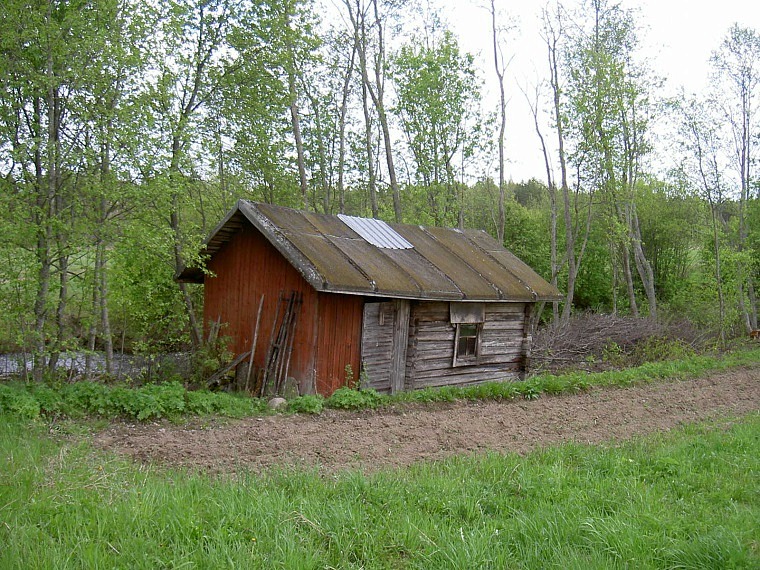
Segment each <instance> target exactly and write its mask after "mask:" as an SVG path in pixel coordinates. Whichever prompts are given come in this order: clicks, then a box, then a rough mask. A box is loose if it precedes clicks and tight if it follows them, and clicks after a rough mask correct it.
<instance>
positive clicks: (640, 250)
mask: <svg viewBox="0 0 760 570" xmlns="http://www.w3.org/2000/svg"><path fill="white" fill-rule="evenodd" d="M630 216H631V230H632V235H631V243H632V245H633V255H634V260H635V262H636V270H637V271H638V273H639V277H640V278H641V282H642V284H643V285H644V292H645V293H646V296H647V305H648V306H649V316H650V317H652V318H655V319H656V318H657V295H656V291H655V286H654V271H652V264H651V263H649V260H648V259H647V258H646V255H645V254H644V247H643V246H642V245H641V228H640V226H639V215H638V213H637V212H636V204H633V203H632V204H631V214H630Z"/></svg>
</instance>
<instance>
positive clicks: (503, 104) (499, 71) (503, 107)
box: [490, 0, 556, 305]
mask: <svg viewBox="0 0 760 570" xmlns="http://www.w3.org/2000/svg"><path fill="white" fill-rule="evenodd" d="M490 11H491V34H492V38H491V39H492V40H493V65H494V69H495V71H496V77H497V78H498V79H499V95H500V98H499V119H500V120H499V219H498V223H497V224H496V235H497V237H498V240H499V243H500V244H502V245H504V226H505V224H506V220H505V215H504V194H505V187H506V180H505V178H506V177H505V175H504V131H505V130H506V125H507V100H506V96H505V94H504V66H503V65H502V63H503V62H502V59H501V58H500V57H499V45H498V41H497V34H496V6H495V0H491V4H490ZM500 62H501V63H500ZM539 135H540V133H539ZM541 143H542V144H543V138H542V139H541ZM545 153H546V149H545V148H544V154H545ZM555 305H556V303H555Z"/></svg>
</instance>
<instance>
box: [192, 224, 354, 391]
mask: <svg viewBox="0 0 760 570" xmlns="http://www.w3.org/2000/svg"><path fill="white" fill-rule="evenodd" d="M208 268H209V270H210V271H211V272H212V273H213V274H214V276H213V277H212V276H206V279H205V291H204V307H203V317H204V322H205V323H206V325H207V326H208V323H210V322H214V321H216V320H217V319H221V322H223V323H227V326H226V327H225V328H224V329H222V333H221V334H222V335H225V336H229V337H231V338H232V343H231V344H232V346H231V349H232V350H233V351H234V352H235V354H241V353H243V352H247V351H248V350H250V347H251V342H252V338H253V330H254V325H255V324H256V314H257V311H258V307H259V301H260V298H261V295H262V294H263V295H264V310H263V312H262V315H261V324H260V327H259V334H258V341H257V343H256V351H255V355H254V362H255V364H256V365H257V366H263V365H264V360H265V358H266V353H267V348H268V346H269V339H270V335H271V331H272V326H273V321H274V318H275V312H276V310H277V303H278V297H279V293H280V291H285V293H286V294H289V293H290V292H291V291H299V292H300V293H301V294H302V295H303V304H302V305H301V310H300V313H299V315H298V320H297V322H296V333H295V340H294V344H293V354H292V357H291V362H290V370H289V375H290V376H292V377H294V378H295V379H296V380H298V382H299V385H300V389H301V393H302V394H303V393H313V392H314V391H315V390H316V391H317V392H318V393H320V394H323V395H325V396H328V395H329V394H331V393H332V392H333V391H334V390H335V389H337V388H338V387H340V386H341V385H342V384H343V382H344V378H345V367H346V365H347V364H350V365H351V367H352V368H353V370H354V374H355V375H358V373H359V362H360V346H359V344H360V339H361V317H362V307H363V300H362V299H361V297H355V296H350V295H339V294H330V293H317V291H315V290H314V289H313V288H312V287H311V285H309V284H308V283H307V282H306V280H305V279H304V278H303V277H301V275H300V274H299V273H298V271H297V270H296V269H295V268H294V267H293V266H292V265H290V263H289V262H288V261H286V260H285V258H284V257H283V256H282V255H281V254H280V253H279V252H278V251H277V250H276V249H275V248H274V246H272V245H271V244H270V243H269V242H268V241H267V240H266V238H264V237H263V236H262V235H261V234H260V233H259V232H258V231H257V230H256V229H255V228H253V227H251V226H246V227H245V228H244V229H242V230H241V231H240V232H238V233H237V234H235V235H234V236H233V237H232V239H230V241H229V242H228V243H227V244H226V245H224V246H223V247H222V249H220V250H219V251H218V252H217V253H216V254H215V255H214V256H213V258H212V259H211V260H209V263H208Z"/></svg>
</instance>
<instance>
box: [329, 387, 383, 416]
mask: <svg viewBox="0 0 760 570" xmlns="http://www.w3.org/2000/svg"><path fill="white" fill-rule="evenodd" d="M382 402H383V396H381V395H380V394H378V393H377V391H375V390H372V389H362V390H352V389H351V388H347V387H345V386H344V387H342V388H338V389H337V390H335V392H333V394H332V396H330V397H329V398H327V400H326V401H325V404H326V405H327V407H328V408H339V409H343V410H360V409H363V408H377V407H378V406H379V405H380V404H381V403H382Z"/></svg>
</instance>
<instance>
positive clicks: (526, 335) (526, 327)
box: [520, 303, 533, 380]
mask: <svg viewBox="0 0 760 570" xmlns="http://www.w3.org/2000/svg"><path fill="white" fill-rule="evenodd" d="M532 311H533V304H532V303H526V304H525V313H524V317H523V318H524V321H523V345H522V370H521V371H520V379H521V380H524V379H525V378H526V377H527V375H528V369H529V368H530V351H531V348H532V345H533V335H532V334H531V323H530V317H531V313H532Z"/></svg>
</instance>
